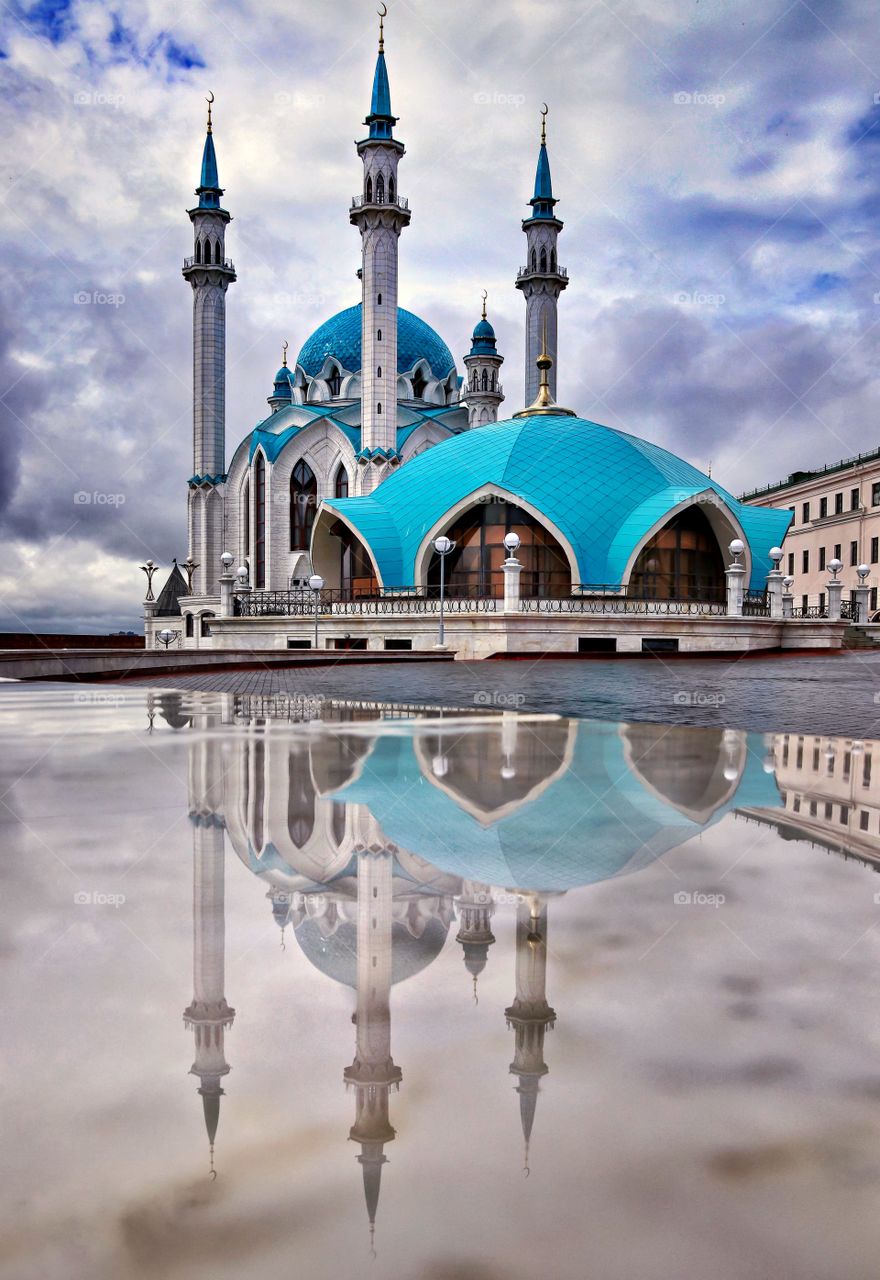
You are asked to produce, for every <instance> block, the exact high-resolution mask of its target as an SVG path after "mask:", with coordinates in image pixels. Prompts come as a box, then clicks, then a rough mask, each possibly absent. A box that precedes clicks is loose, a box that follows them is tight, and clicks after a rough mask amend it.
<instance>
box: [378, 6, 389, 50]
mask: <svg viewBox="0 0 880 1280" xmlns="http://www.w3.org/2000/svg"><path fill="white" fill-rule="evenodd" d="M376 12H377V13H378V15H379V52H380V53H384V52H385V19H386V18H387V17H388V5H387V4H385V3H384V2H383V4H382V8H381V9H377V10H376Z"/></svg>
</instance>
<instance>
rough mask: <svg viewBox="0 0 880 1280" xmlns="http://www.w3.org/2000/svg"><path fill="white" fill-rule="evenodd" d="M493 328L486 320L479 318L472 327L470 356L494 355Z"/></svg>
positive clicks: (494, 339) (494, 340)
mask: <svg viewBox="0 0 880 1280" xmlns="http://www.w3.org/2000/svg"><path fill="white" fill-rule="evenodd" d="M495 342H496V338H495V330H494V329H493V328H492V326H491V325H490V323H489V321H488V320H480V321H479V322H478V323H477V327H476V328H475V329H474V339H473V345H472V346H471V355H472V356H483V355H495Z"/></svg>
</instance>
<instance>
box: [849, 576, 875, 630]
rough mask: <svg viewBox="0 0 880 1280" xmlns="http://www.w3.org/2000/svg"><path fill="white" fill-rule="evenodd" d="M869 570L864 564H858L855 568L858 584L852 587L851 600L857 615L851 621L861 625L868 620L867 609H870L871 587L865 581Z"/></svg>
mask: <svg viewBox="0 0 880 1280" xmlns="http://www.w3.org/2000/svg"><path fill="white" fill-rule="evenodd" d="M870 572H871V570H870V568H869V567H868V565H866V564H860V565H859V567H858V569H856V574H857V576H858V579H859V585H858V586H857V587H855V588H854V589H853V601H854V603H855V606H856V615H857V616H856V617H855V618H853V622H858V623H860V624H862V625H864V624H865V623H866V622H867V621H868V610H869V609H870V600H871V588H870V587H869V586H868V583H867V581H866V579H867V577H868V574H869V573H870Z"/></svg>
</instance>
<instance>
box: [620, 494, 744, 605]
mask: <svg viewBox="0 0 880 1280" xmlns="http://www.w3.org/2000/svg"><path fill="white" fill-rule="evenodd" d="M629 591H630V594H631V595H634V596H640V597H642V598H645V599H649V600H710V601H717V602H718V603H722V602H723V601H724V600H725V599H726V579H725V576H724V557H723V555H722V552H721V547H720V546H719V543H718V539H717V538H716V536H715V531H714V530H713V528H712V525H711V524H710V523H709V520H708V519H707V517H706V515H705V513H704V512H703V511H701V510H700V508H699V507H697V506H691V507H686V508H685V510H684V511H679V512H678V514H677V515H674V516H673V517H672V519H671V520H669V521H668V522H667V523H666V524H665V525H663V526H662V527H661V528H660V529H658V530H657V532H656V533H655V534H654V535H653V537H652V538H651V539H650V540H649V541H648V542H647V543H646V544H645V546H644V547H642V549H641V551H640V552H639V555H638V557H637V559H636V562H635V564H634V565H633V570H632V573H631V574H630V579H629Z"/></svg>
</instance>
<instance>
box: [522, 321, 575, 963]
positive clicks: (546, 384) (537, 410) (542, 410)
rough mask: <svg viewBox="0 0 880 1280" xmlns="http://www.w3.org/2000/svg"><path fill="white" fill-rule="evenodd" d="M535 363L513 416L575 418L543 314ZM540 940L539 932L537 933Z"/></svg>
mask: <svg viewBox="0 0 880 1280" xmlns="http://www.w3.org/2000/svg"><path fill="white" fill-rule="evenodd" d="M535 364H536V365H537V366H538V368H539V369H540V371H541V381H540V382H539V383H538V394H537V395H536V396H535V399H534V401H533V402H532V404H530V405H529V406H528V407H527V408H525V409H520V411H519V413H515V414H514V415H513V416H514V418H531V417H533V416H537V415H540V414H544V415H545V416H547V417H558V418H576V417H577V414H576V413H575V411H574V409H563V408H562V406H561V405H558V404H557V403H556V401H555V400H554V399H553V393H552V392H551V390H550V379H549V377H548V375H549V373H550V370H551V369H552V368H553V357H552V356H551V355H550V352H549V351H548V350H547V316H546V315H544V317H543V322H542V324H541V354H540V355H539V356H538V358H537V360H536V361H535ZM537 939H538V941H539V942H540V934H538V935H537ZM528 940H529V943H530V944H531V942H532V935H531V934H530V935H529V939H528Z"/></svg>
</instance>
